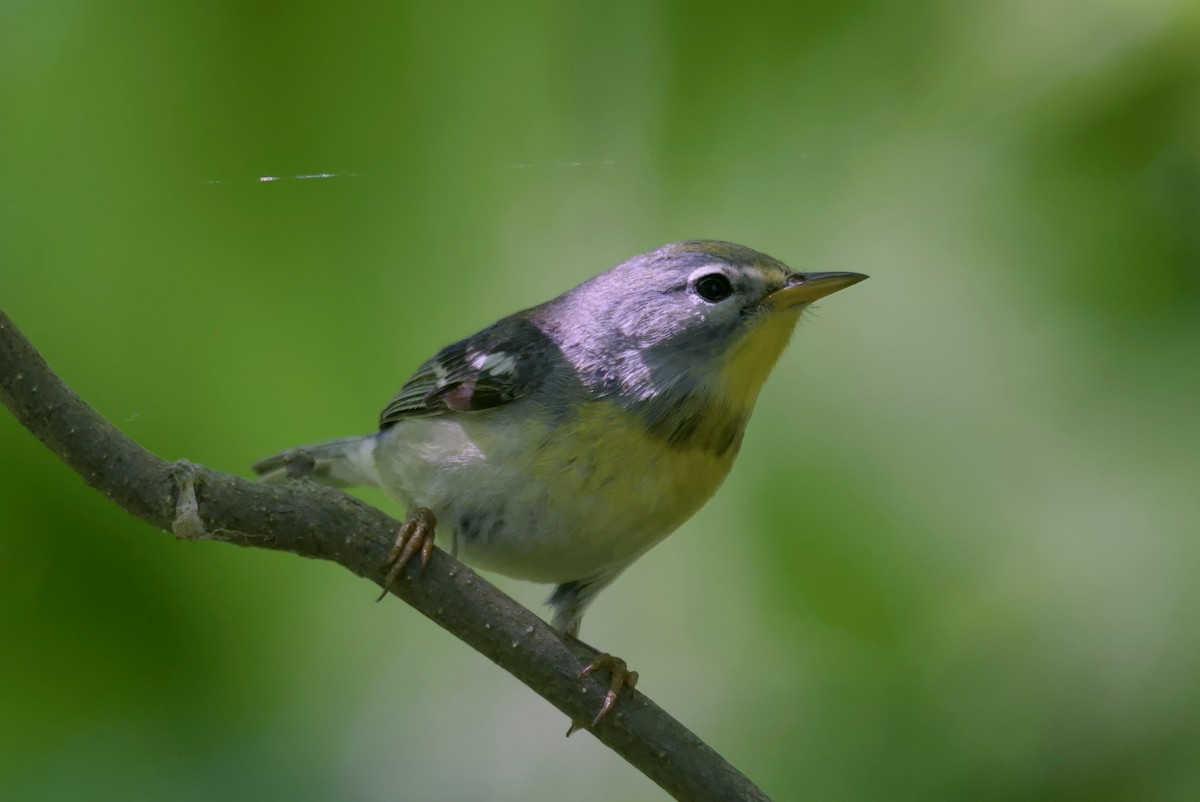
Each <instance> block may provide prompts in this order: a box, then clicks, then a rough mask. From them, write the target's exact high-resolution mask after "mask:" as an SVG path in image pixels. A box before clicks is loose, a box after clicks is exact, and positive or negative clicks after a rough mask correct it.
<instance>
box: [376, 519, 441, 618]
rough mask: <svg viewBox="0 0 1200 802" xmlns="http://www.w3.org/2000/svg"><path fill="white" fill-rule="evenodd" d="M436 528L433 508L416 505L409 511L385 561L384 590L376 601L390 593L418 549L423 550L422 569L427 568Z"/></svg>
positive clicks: (431, 553)
mask: <svg viewBox="0 0 1200 802" xmlns="http://www.w3.org/2000/svg"><path fill="white" fill-rule="evenodd" d="M436 528H437V518H435V517H434V515H433V511H432V510H429V509H427V508H425V507H414V508H413V509H412V510H411V511H410V512H409V513H408V517H407V518H405V519H404V524H403V525H402V526H401V527H400V529H399V530H398V531H397V532H396V542H395V544H393V545H392V550H391V551H390V552H388V556H387V559H386V560H384V561H383V566H384V567H385V568H387V576H386V577H385V578H384V580H383V592H382V593H380V594H379V598H378V599H376V600H375V601H383V597H384V596H386V595H388V591H389V590H391V589H392V585H393V584H395V582H396V579H397V578H399V576H400V572H401V571H403V570H404V566H405V565H407V564H408V561H409V560H410V559H411V558H412V556H413V555H414V554H416V553H417V552H418V551H420V552H421V571H422V572H423V571H424V570H425V566H426V564H428V563H429V558H430V556H432V555H433V533H434V530H435V529H436Z"/></svg>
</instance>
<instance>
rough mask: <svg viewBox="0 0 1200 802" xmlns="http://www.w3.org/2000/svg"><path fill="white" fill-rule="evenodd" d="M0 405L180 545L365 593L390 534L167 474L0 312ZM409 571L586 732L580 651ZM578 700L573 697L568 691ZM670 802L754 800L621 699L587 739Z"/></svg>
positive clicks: (487, 589) (590, 702)
mask: <svg viewBox="0 0 1200 802" xmlns="http://www.w3.org/2000/svg"><path fill="white" fill-rule="evenodd" d="M0 400H3V402H4V404H5V406H7V407H8V408H9V409H10V410H12V412H13V414H14V415H15V416H16V417H17V419H18V420H19V421H21V423H22V424H24V426H25V427H26V428H28V429H29V430H30V431H31V432H32V433H33V434H34V435H35V436H36V437H37V438H38V439H39V440H41V441H42V442H43V443H44V444H45V445H46V446H47V447H48V448H49V449H50V450H51V451H53V452H54V453H55V454H57V455H58V457H59V458H60V459H62V460H63V461H64V462H66V463H67V464H68V465H70V466H71V468H73V469H74V470H75V471H76V472H77V473H78V474H79V475H80V476H82V477H83V480H84V481H85V482H87V483H88V484H89V485H91V486H92V487H94V488H96V489H97V490H99V491H100V492H101V493H103V494H104V495H105V496H107V497H108V498H109V499H111V500H112V501H114V502H116V503H117V504H118V505H120V506H121V507H123V508H125V510H127V511H128V512H129V513H131V514H132V515H135V516H137V517H138V518H141V519H142V520H144V521H146V522H147V523H150V524H151V525H153V526H155V527H156V528H158V529H161V530H163V531H165V532H170V533H173V534H175V535H176V536H177V537H179V538H182V539H190V540H198V539H207V540H221V541H224V542H226V543H233V544H236V545H239V546H252V547H255V548H262V549H273V550H276V551H290V552H292V553H294V554H299V555H301V556H304V557H315V558H317V559H322V560H330V561H332V562H336V563H338V564H339V565H341V566H343V567H345V568H348V569H349V570H350V571H353V572H354V573H355V574H357V575H358V576H361V577H365V578H367V579H369V580H371V581H372V582H375V583H376V584H382V582H383V578H384V573H385V572H384V571H383V570H382V565H383V562H384V559H385V556H386V555H387V552H388V550H389V548H390V547H391V544H392V540H393V538H394V536H395V532H396V529H397V528H398V526H399V524H398V523H397V522H396V521H395V520H393V519H392V518H390V517H388V516H387V515H385V514H384V513H382V512H380V511H379V510H377V509H375V508H374V507H371V506H369V505H367V504H364V503H362V502H360V501H358V500H357V499H354V498H352V497H351V496H348V495H346V494H344V493H341V492H339V491H337V490H332V489H330V488H326V487H323V486H321V485H317V484H315V483H312V482H292V483H289V484H287V485H282V486H278V485H263V484H258V483H256V482H249V481H246V480H244V479H239V478H238V477H236V476H231V475H229V474H226V473H221V472H219V471H213V470H209V469H207V468H203V467H199V466H193V465H191V464H190V463H188V462H187V461H181V462H177V463H168V462H166V461H164V460H162V459H160V458H159V457H157V456H155V455H154V454H152V453H150V452H149V451H147V450H145V449H144V448H142V447H141V446H139V445H138V444H137V443H135V442H133V441H132V440H130V439H129V438H128V437H126V436H125V435H124V434H123V433H122V432H120V431H119V430H118V429H117V428H116V427H114V426H113V425H112V424H110V423H109V422H108V421H107V420H105V419H104V418H103V417H101V415H100V414H99V413H97V412H96V411H95V410H94V409H92V408H91V407H90V406H88V404H87V403H86V402H84V401H83V400H82V399H81V398H79V396H77V395H76V394H75V393H74V392H73V391H72V390H71V389H70V388H69V387H67V385H66V384H65V383H63V381H62V380H61V379H60V378H59V377H58V376H57V375H56V374H55V373H54V372H53V371H52V370H51V369H50V368H49V366H47V364H46V362H45V361H44V360H43V359H42V357H41V355H40V354H39V353H38V352H37V350H36V349H34V347H33V346H32V345H31V344H30V343H29V341H28V340H26V339H25V337H24V336H23V335H22V334H21V332H20V331H19V330H18V329H17V328H16V326H14V325H13V323H12V321H11V320H9V318H8V316H7V315H5V314H4V312H3V310H0ZM413 562H414V563H416V562H417V561H415V560H414V561H413ZM416 570H417V566H416V565H410V566H409V567H408V568H407V569H406V571H405V574H404V576H403V577H402V579H401V581H399V582H397V583H396V585H395V587H394V588H393V589H392V592H393V593H394V594H395V595H397V596H399V597H400V598H401V599H403V600H404V601H405V602H407V603H408V604H410V605H412V606H413V607H415V608H416V609H417V610H418V611H419V612H420V613H421V614H422V615H424V616H426V617H428V618H430V619H432V620H433V621H435V622H436V623H438V624H439V625H440V626H442V627H443V628H445V629H446V630H448V631H449V632H450V633H451V634H453V635H454V636H455V637H457V638H459V639H461V640H462V641H464V642H465V643H467V644H468V645H470V646H471V647H472V648H473V649H475V650H476V651H478V652H480V653H481V654H483V655H484V656H486V657H487V658H488V659H490V660H492V661H493V662H495V663H496V664H497V665H499V666H500V667H501V668H503V669H504V670H506V671H508V672H509V673H510V674H512V675H513V676H514V677H516V678H517V679H519V680H520V681H521V682H523V683H525V684H526V685H528V686H529V687H530V688H532V689H533V690H534V691H535V692H536V693H538V694H539V695H541V696H542V697H543V698H545V699H546V700H547V701H548V702H550V703H551V704H552V705H554V706H555V707H557V708H558V709H559V710H561V711H562V712H563V713H565V714H566V715H567V716H568V717H569V718H570V719H571V720H572V721H590V720H591V718H592V716H594V715H595V713H596V711H597V710H598V709H599V707H600V704H601V701H602V700H603V698H604V694H605V691H606V690H607V687H606V683H604V682H603V681H600V680H597V679H596V678H594V677H587V678H585V679H582V680H580V679H576V673H577V672H578V671H579V669H580V668H581V667H582V666H584V665H587V663H589V662H590V661H591V658H592V656H594V652H592V651H591V650H590V649H588V648H587V647H586V646H584V645H583V644H580V643H578V642H576V641H571V640H565V639H563V638H562V637H560V636H559V635H558V633H556V632H555V631H554V630H553V629H551V628H550V627H549V626H548V625H547V624H545V623H544V622H543V621H542V620H541V619H539V618H538V617H537V616H535V615H534V614H533V613H531V612H529V611H528V610H526V609H525V608H524V607H522V606H521V605H519V604H517V603H516V602H515V601H513V600H512V599H510V598H509V597H508V596H506V595H504V594H503V593H501V592H500V591H499V590H497V589H496V588H495V587H493V586H492V585H491V583H489V582H487V581H486V580H484V579H483V578H481V577H480V576H479V575H478V574H476V573H475V572H474V571H472V570H471V569H469V568H467V567H466V566H464V565H462V564H461V563H459V562H457V561H456V560H454V559H453V558H452V557H450V555H448V554H446V553H445V552H443V551H440V550H439V551H436V552H435V553H434V555H433V558H432V559H431V560H430V562H429V566H428V569H427V570H426V572H425V574H424V575H423V576H421V577H420V578H419V579H418V578H417V575H416ZM581 687H582V688H583V689H584V691H585V692H584V693H580V688H581ZM588 729H589V730H590V731H591V732H592V733H593V734H594V735H595V736H596V737H597V738H598V739H600V741H601V742H602V743H604V744H605V745H607V746H608V747H609V748H611V749H612V750H614V751H615V752H616V753H617V754H619V755H621V757H623V758H625V759H626V760H627V761H629V762H630V763H632V764H633V765H634V766H635V767H636V768H637V769H638V770H639V771H641V772H642V773H643V774H645V775H646V776H647V777H649V778H650V779H651V780H653V781H654V782H656V783H658V785H660V786H661V787H662V788H663V789H664V790H665V791H666V792H667V793H669V794H671V796H673V797H675V798H676V799H686V800H766V799H767V797H766V795H765V794H763V792H762V791H760V790H759V789H758V788H757V787H756V786H755V785H754V784H753V783H751V782H750V780H748V779H747V778H746V777H745V776H744V775H743V774H742V773H741V772H739V771H738V770H737V769H735V768H734V767H733V766H731V765H730V764H729V763H727V762H726V761H725V760H724V759H723V758H722V757H721V756H720V755H718V754H717V753H716V752H715V751H713V750H712V749H711V748H710V747H708V746H707V745H706V744H705V743H704V742H703V741H701V740H700V739H699V738H697V737H696V736H695V735H694V734H693V733H691V732H690V731H689V730H688V729H687V728H685V727H684V726H683V725H682V724H680V723H679V722H677V721H676V720H675V719H673V718H671V716H669V715H668V714H667V713H666V712H665V711H663V710H662V708H660V707H658V706H657V705H655V704H654V703H653V702H651V701H650V700H649V699H648V698H647V697H646V696H645V695H644V694H642V693H639V692H637V691H631V690H626V691H624V692H622V695H621V698H620V700H619V701H618V703H617V705H616V707H615V708H614V709H613V711H612V713H611V714H609V715H608V716H607V717H606V718H605V719H604V720H603V721H601V722H600V724H598V725H597V726H595V727H589V728H588Z"/></svg>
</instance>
